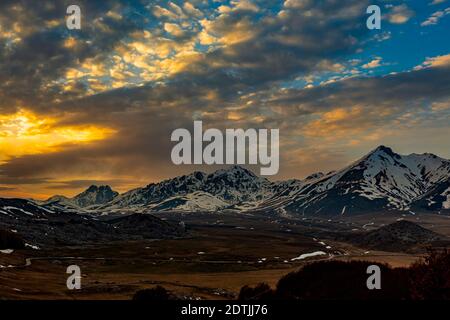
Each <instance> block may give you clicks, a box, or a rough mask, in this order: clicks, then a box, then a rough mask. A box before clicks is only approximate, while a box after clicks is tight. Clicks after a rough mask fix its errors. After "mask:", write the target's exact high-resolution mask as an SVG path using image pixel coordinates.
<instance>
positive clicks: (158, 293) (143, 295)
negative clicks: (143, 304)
mask: <svg viewBox="0 0 450 320" xmlns="http://www.w3.org/2000/svg"><path fill="white" fill-rule="evenodd" d="M171 298H172V297H171V295H170V294H169V292H168V291H167V290H166V289H165V288H164V287H162V286H156V287H155V288H150V289H143V290H139V291H137V292H136V293H135V294H134V296H133V300H139V301H165V300H171Z"/></svg>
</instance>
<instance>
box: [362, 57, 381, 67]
mask: <svg viewBox="0 0 450 320" xmlns="http://www.w3.org/2000/svg"><path fill="white" fill-rule="evenodd" d="M381 60H382V58H375V59H373V60H372V61H370V62H368V63H366V64H364V65H363V66H362V68H364V69H373V68H378V67H380V66H381Z"/></svg>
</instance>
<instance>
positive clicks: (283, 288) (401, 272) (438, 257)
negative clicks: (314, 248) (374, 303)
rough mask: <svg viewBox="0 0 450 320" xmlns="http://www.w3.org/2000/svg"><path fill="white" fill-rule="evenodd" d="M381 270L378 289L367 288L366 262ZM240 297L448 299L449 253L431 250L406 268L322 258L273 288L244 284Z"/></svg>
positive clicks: (291, 274)
mask: <svg viewBox="0 0 450 320" xmlns="http://www.w3.org/2000/svg"><path fill="white" fill-rule="evenodd" d="M373 264H376V265H378V266H379V267H380V269H381V289H380V290H369V289H367V286H366V280H367V278H368V277H369V275H368V274H367V273H366V270H367V267H368V266H369V265H373ZM239 299H240V300H262V299H269V300H292V299H296V300H327V299H328V300H370V299H385V300H450V252H449V251H447V250H444V251H433V252H430V253H429V255H428V256H427V257H426V258H425V259H423V260H422V261H420V262H417V263H415V264H413V265H412V266H411V267H409V268H391V267H390V266H389V265H383V264H379V263H375V262H370V261H350V262H343V261H323V262H315V263H311V264H308V265H306V266H305V267H303V268H302V269H300V270H298V271H296V272H292V273H289V274H287V275H286V276H284V277H283V278H281V279H280V280H279V281H278V284H277V285H276V288H271V287H269V286H268V285H267V284H265V283H260V284H258V285H257V286H255V287H249V286H244V287H243V288H242V289H241V292H240V294H239Z"/></svg>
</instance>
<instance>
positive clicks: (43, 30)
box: [0, 0, 143, 110]
mask: <svg viewBox="0 0 450 320" xmlns="http://www.w3.org/2000/svg"><path fill="white" fill-rule="evenodd" d="M71 4H74V2H73V1H67V0H64V1H45V0H44V1H32V0H22V1H2V2H1V3H0V26H1V28H0V35H1V34H2V33H6V32H8V33H10V34H12V36H10V37H9V38H8V37H1V36H0V96H1V101H0V110H4V109H5V108H13V107H14V106H16V105H25V106H27V107H37V106H46V105H48V104H50V103H51V102H52V100H53V99H56V98H71V94H70V93H69V94H62V93H61V92H59V91H57V89H58V87H53V88H51V87H50V86H48V84H49V83H51V82H52V81H56V80H57V79H58V78H59V77H61V76H62V75H63V74H64V72H65V71H66V69H67V68H68V67H71V66H73V65H75V64H76V63H78V62H82V61H84V60H86V59H87V58H90V57H97V56H99V55H101V54H103V53H106V52H109V50H111V49H112V48H113V46H114V44H115V43H117V42H118V41H120V40H121V39H123V37H125V36H127V35H128V34H129V33H130V32H132V31H134V30H137V29H139V28H142V23H143V22H142V20H143V18H142V16H140V15H137V14H133V12H134V11H137V10H139V9H140V8H141V7H142V6H141V5H140V4H139V2H138V1H121V2H118V1H108V0H106V1H87V0H82V1H76V4H78V5H79V6H80V7H81V8H82V13H83V15H82V29H81V30H74V31H69V30H68V29H67V28H66V21H65V19H66V9H67V7H68V6H69V5H71ZM122 6H124V7H128V8H130V11H128V13H127V12H125V13H124V17H128V18H129V19H120V20H116V19H112V18H110V17H108V16H106V13H107V12H109V11H110V10H119V9H117V8H118V7H119V8H121V7H122ZM133 9H134V10H133ZM53 22H55V24H53ZM99 23H101V26H102V28H100V27H99ZM68 37H74V38H76V39H78V40H80V41H79V45H78V46H77V47H76V48H67V47H65V46H64V41H65V40H66V39H67V38H68ZM14 39H18V40H17V41H14Z"/></svg>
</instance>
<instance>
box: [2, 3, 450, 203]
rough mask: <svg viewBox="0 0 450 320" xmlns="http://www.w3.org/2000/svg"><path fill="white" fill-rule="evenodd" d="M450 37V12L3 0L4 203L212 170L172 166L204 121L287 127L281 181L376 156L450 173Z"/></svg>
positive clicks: (407, 6)
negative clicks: (177, 143)
mask: <svg viewBox="0 0 450 320" xmlns="http://www.w3.org/2000/svg"><path fill="white" fill-rule="evenodd" d="M71 4H77V5H79V6H80V8H81V30H69V29H68V28H67V26H66V18H67V16H66V9H67V7H68V6H69V5H71ZM373 4H376V5H378V6H379V7H380V8H381V13H382V21H381V29H380V30H369V29H368V28H367V26H366V20H367V18H368V16H369V15H368V14H367V13H366V9H367V7H368V6H369V5H373ZM449 29H450V1H449V0H392V1H387V0H385V1H381V0H379V1H374V0H370V1H369V0H316V1H313V0H264V1H262V0H232V1H216V0H209V1H208V0H190V1H148V0H135V1H131V0H129V1H117V0H101V1H100V0H99V1H93V0H89V1H87V0H86V1H76V0H70V1H50V0H41V1H33V0H19V1H10V0H2V1H1V2H0V197H26V198H36V199H45V198H47V197H49V196H51V195H54V194H63V195H66V196H73V195H75V194H77V193H79V192H80V191H82V190H83V189H85V188H87V187H88V186H89V185H91V184H109V185H111V186H112V187H113V188H114V189H115V190H118V191H119V192H124V191H127V190H129V189H132V188H136V187H139V186H144V185H147V184H149V183H152V182H157V181H160V180H162V179H167V178H170V177H174V176H176V175H179V174H187V173H190V172H191V171H193V170H203V171H207V172H208V171H211V170H213V169H214V168H212V167H207V166H193V165H189V166H187V165H185V166H175V165H173V164H172V162H171V159H170V153H171V149H172V147H173V145H174V144H173V142H171V141H170V134H171V132H172V131H173V130H175V129H177V128H188V129H189V128H192V127H193V121H194V120H202V121H203V125H204V127H205V128H206V127H209V128H219V129H225V128H243V129H247V128H268V129H270V128H278V129H279V130H280V171H279V174H278V175H277V176H274V177H271V179H272V180H279V179H290V178H298V179H302V178H304V177H306V176H308V175H309V174H311V173H313V172H318V171H323V172H328V171H330V170H335V169H339V168H342V167H343V166H345V165H348V164H349V163H351V162H353V161H355V160H356V159H358V158H360V157H362V156H363V155H364V154H366V153H368V152H369V151H370V150H372V149H374V148H376V147H377V146H378V145H387V146H390V147H392V148H393V150H394V151H396V152H398V153H400V154H409V153H425V152H429V153H434V154H437V155H439V156H441V157H444V158H450V138H449V137H450V41H449V39H450V37H449V34H450V33H449Z"/></svg>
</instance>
